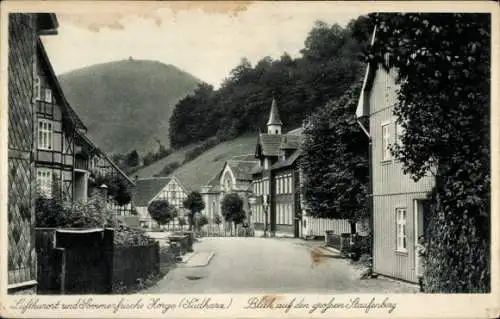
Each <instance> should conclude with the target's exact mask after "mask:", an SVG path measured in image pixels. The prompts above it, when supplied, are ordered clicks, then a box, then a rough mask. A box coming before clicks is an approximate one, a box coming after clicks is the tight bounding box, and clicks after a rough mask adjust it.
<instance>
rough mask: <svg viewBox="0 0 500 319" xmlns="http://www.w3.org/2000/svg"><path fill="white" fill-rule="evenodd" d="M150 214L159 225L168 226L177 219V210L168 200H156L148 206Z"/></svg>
mask: <svg viewBox="0 0 500 319" xmlns="http://www.w3.org/2000/svg"><path fill="white" fill-rule="evenodd" d="M148 213H149V215H150V216H151V218H153V220H154V221H155V222H157V223H158V224H159V225H166V224H168V223H169V222H170V221H172V220H173V219H174V218H175V217H177V210H176V209H175V207H174V206H172V205H170V204H169V203H168V201H167V200H164V199H161V200H155V201H153V202H151V204H149V206H148Z"/></svg>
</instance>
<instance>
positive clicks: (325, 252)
mask: <svg viewBox="0 0 500 319" xmlns="http://www.w3.org/2000/svg"><path fill="white" fill-rule="evenodd" d="M310 249H311V251H313V252H315V253H318V254H320V255H321V257H328V258H334V259H345V258H344V257H342V256H341V255H340V253H339V252H336V251H333V250H330V249H327V248H326V247H325V246H317V247H310Z"/></svg>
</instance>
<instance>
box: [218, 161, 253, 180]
mask: <svg viewBox="0 0 500 319" xmlns="http://www.w3.org/2000/svg"><path fill="white" fill-rule="evenodd" d="M258 163H259V162H258V161H255V160H253V161H237V160H228V161H227V162H226V165H228V166H229V167H230V168H231V171H232V172H233V174H234V177H235V178H236V180H239V181H250V180H252V175H251V174H250V172H251V171H252V169H253V168H254V167H255V165H257V164H258Z"/></svg>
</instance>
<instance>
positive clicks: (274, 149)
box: [258, 133, 281, 156]
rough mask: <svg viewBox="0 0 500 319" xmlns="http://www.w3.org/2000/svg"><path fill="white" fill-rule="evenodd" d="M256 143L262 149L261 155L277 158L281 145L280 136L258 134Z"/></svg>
mask: <svg viewBox="0 0 500 319" xmlns="http://www.w3.org/2000/svg"><path fill="white" fill-rule="evenodd" d="M258 143H259V144H260V146H261V147H262V155H264V156H278V155H279V151H280V145H281V135H275V134H266V133H260V135H259V142H258Z"/></svg>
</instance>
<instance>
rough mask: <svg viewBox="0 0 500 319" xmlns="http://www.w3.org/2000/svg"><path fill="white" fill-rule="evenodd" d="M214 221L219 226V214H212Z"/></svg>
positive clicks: (220, 219) (220, 221) (220, 220)
mask: <svg viewBox="0 0 500 319" xmlns="http://www.w3.org/2000/svg"><path fill="white" fill-rule="evenodd" d="M214 223H215V224H216V225H217V226H219V225H220V224H221V223H222V218H221V217H220V215H215V216H214Z"/></svg>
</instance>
